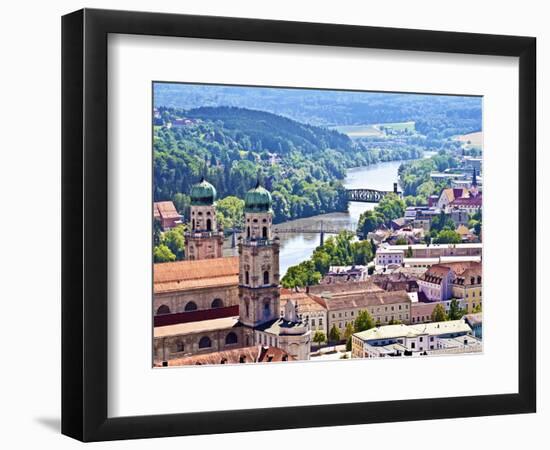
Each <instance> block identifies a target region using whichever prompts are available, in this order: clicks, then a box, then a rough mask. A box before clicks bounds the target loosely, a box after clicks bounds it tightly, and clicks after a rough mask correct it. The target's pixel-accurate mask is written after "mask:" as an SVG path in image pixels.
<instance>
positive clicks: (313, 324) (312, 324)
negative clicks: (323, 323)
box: [311, 319, 315, 327]
mask: <svg viewBox="0 0 550 450" xmlns="http://www.w3.org/2000/svg"><path fill="white" fill-rule="evenodd" d="M311 326H312V327H314V326H315V319H311Z"/></svg>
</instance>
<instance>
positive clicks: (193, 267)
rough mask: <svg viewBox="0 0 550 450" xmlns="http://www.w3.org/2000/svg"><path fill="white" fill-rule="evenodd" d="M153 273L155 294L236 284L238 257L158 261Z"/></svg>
mask: <svg viewBox="0 0 550 450" xmlns="http://www.w3.org/2000/svg"><path fill="white" fill-rule="evenodd" d="M153 273H154V291H155V294H160V293H164V292H175V291H182V290H189V289H196V288H205V287H210V286H231V285H235V286H237V284H238V282H239V257H238V256H231V257H227V258H212V259H199V260H195V261H176V262H168V263H158V264H155V266H154V270H153Z"/></svg>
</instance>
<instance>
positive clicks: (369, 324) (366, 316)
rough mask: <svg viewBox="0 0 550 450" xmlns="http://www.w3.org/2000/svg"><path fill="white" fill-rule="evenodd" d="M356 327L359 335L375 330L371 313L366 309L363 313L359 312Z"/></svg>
mask: <svg viewBox="0 0 550 450" xmlns="http://www.w3.org/2000/svg"><path fill="white" fill-rule="evenodd" d="M354 326H355V332H356V333H359V332H361V331H365V330H369V329H371V328H374V326H375V323H374V319H373V318H372V316H371V315H370V313H369V312H368V311H367V310H366V309H365V310H363V311H359V314H357V318H356V319H355V324H354Z"/></svg>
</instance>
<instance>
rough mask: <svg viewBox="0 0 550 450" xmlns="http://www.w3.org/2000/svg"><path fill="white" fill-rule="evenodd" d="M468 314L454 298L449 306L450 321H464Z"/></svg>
mask: <svg viewBox="0 0 550 450" xmlns="http://www.w3.org/2000/svg"><path fill="white" fill-rule="evenodd" d="M464 314H466V311H465V310H464V309H462V308H461V307H460V305H459V304H458V300H457V299H456V298H453V299H452V300H451V304H450V305H449V320H458V319H462V317H464Z"/></svg>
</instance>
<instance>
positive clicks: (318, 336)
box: [313, 330, 327, 347]
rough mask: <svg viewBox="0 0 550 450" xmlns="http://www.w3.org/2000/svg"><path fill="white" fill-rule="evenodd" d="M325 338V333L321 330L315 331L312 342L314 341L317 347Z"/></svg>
mask: <svg viewBox="0 0 550 450" xmlns="http://www.w3.org/2000/svg"><path fill="white" fill-rule="evenodd" d="M326 340H327V337H326V335H325V333H323V332H322V331H321V330H317V331H315V334H314V335H313V342H315V343H316V344H317V345H318V346H319V347H320V346H321V345H322V344H323V342H325V341H326Z"/></svg>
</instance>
